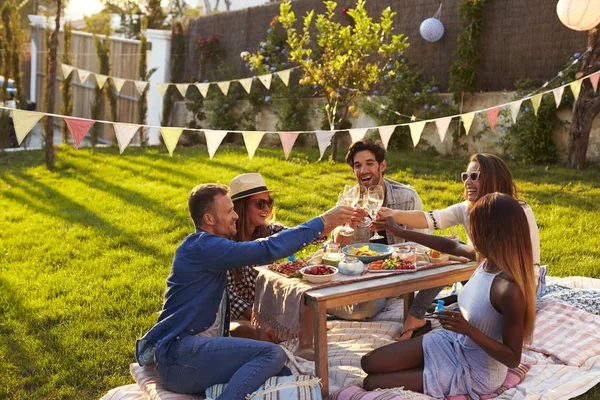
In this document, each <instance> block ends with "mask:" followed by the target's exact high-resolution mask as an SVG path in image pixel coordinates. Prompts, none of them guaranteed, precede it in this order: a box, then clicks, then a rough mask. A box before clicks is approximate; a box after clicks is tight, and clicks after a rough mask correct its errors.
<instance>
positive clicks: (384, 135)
mask: <svg viewBox="0 0 600 400" xmlns="http://www.w3.org/2000/svg"><path fill="white" fill-rule="evenodd" d="M395 129H396V125H386V126H380V127H379V137H381V143H382V144H383V147H384V148H385V149H386V150H387V147H388V143H389V142H390V138H391V137H392V133H394V130H395Z"/></svg>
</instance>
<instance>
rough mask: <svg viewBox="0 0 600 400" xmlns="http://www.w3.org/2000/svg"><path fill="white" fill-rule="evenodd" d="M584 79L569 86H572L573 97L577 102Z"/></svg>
mask: <svg viewBox="0 0 600 400" xmlns="http://www.w3.org/2000/svg"><path fill="white" fill-rule="evenodd" d="M582 81H583V79H577V80H576V81H574V82H571V84H570V85H569V86H571V91H572V92H573V96H574V97H575V101H577V99H578V98H579V92H580V91H581V82H582Z"/></svg>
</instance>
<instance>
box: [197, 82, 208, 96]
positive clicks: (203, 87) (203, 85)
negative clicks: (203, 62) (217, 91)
mask: <svg viewBox="0 0 600 400" xmlns="http://www.w3.org/2000/svg"><path fill="white" fill-rule="evenodd" d="M196 87H197V88H198V90H199V91H200V94H201V95H202V97H206V95H207V94H208V88H209V87H210V83H196Z"/></svg>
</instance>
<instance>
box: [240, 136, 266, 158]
mask: <svg viewBox="0 0 600 400" xmlns="http://www.w3.org/2000/svg"><path fill="white" fill-rule="evenodd" d="M264 135H265V133H264V132H242V136H243V137H244V144H245V145H246V150H247V151H248V157H250V159H251V160H252V157H254V153H255V152H256V149H257V148H258V145H259V144H260V141H261V140H262V138H263V136H264Z"/></svg>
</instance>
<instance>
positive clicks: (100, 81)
mask: <svg viewBox="0 0 600 400" xmlns="http://www.w3.org/2000/svg"><path fill="white" fill-rule="evenodd" d="M94 76H95V77H96V85H98V88H99V89H102V88H103V87H104V84H105V83H106V80H107V79H108V76H106V75H102V74H94Z"/></svg>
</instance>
